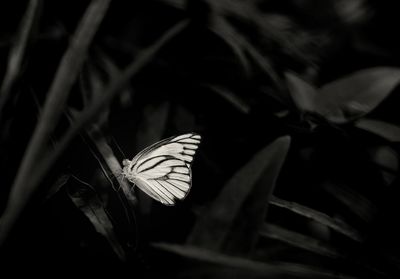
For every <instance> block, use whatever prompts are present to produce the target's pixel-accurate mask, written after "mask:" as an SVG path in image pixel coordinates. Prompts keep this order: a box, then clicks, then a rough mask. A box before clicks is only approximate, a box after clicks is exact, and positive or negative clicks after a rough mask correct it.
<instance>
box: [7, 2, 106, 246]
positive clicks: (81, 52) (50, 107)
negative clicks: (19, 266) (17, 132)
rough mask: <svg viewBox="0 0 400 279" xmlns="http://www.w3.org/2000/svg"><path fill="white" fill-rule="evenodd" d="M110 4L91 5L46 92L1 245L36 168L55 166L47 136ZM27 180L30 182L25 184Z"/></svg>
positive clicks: (33, 183)
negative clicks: (48, 150) (49, 152)
mask: <svg viewBox="0 0 400 279" xmlns="http://www.w3.org/2000/svg"><path fill="white" fill-rule="evenodd" d="M109 2H110V1H108V0H99V1H97V0H96V1H91V2H90V4H89V6H88V8H87V9H86V11H85V14H84V15H83V16H82V19H81V21H80V23H79V25H78V27H77V30H76V32H75V34H74V37H73V38H72V39H71V40H70V42H71V45H70V46H69V47H68V49H67V50H66V51H65V53H64V55H63V57H62V60H61V62H60V65H59V67H58V69H57V72H56V74H55V78H54V80H53V82H52V84H51V86H50V89H49V92H48V93H47V96H46V101H45V104H44V107H43V112H42V114H41V117H40V120H39V121H38V124H37V126H36V128H35V131H34V133H33V135H32V137H31V139H30V142H29V144H28V147H27V150H26V152H25V154H24V157H23V159H22V162H21V165H20V168H19V169H18V173H17V175H16V178H15V181H14V183H13V186H12V188H11V191H10V196H9V200H8V204H7V207H6V209H5V211H4V213H3V216H2V218H1V228H2V230H0V245H1V244H2V243H3V242H4V241H5V239H6V237H7V236H8V233H9V232H10V231H11V229H12V227H13V225H14V223H15V222H16V221H17V219H18V217H19V215H20V214H21V212H22V210H23V208H24V207H25V205H26V203H27V202H28V201H29V199H30V197H31V196H32V194H33V193H34V192H35V190H36V188H37V187H38V184H39V181H40V180H41V179H42V176H44V174H45V173H46V171H43V170H39V169H38V168H43V169H47V168H50V166H51V165H52V164H53V163H54V162H52V160H51V159H49V158H48V157H47V156H43V155H44V154H45V153H46V152H47V149H46V147H47V144H48V141H49V137H50V135H51V133H52V132H53V131H54V129H55V127H56V126H57V124H58V120H59V118H60V117H61V115H62V113H63V111H64V106H65V103H66V101H67V99H68V96H69V93H70V90H71V88H72V85H73V84H74V82H75V79H76V77H77V75H78V73H79V70H80V69H81V66H82V64H83V62H84V60H85V58H86V53H87V50H88V48H89V45H90V44H91V42H92V39H93V37H94V35H95V33H96V31H97V29H98V27H99V26H100V23H101V21H102V19H103V17H104V15H105V14H106V11H107V9H108V5H109ZM64 139H65V137H64ZM52 154H53V156H54V157H55V158H56V156H55V155H57V152H53V151H52ZM45 155H47V154H45ZM42 158H47V159H48V160H47V161H45V162H44V161H42V160H41V159H42ZM54 161H55V160H54ZM37 165H39V166H37ZM33 170H35V171H33ZM32 173H34V175H32ZM27 181H30V183H27Z"/></svg>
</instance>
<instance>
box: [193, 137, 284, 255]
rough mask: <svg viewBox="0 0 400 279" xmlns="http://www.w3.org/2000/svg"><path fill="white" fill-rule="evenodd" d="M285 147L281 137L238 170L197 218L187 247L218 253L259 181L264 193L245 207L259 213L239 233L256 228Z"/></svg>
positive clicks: (262, 214) (263, 211)
mask: <svg viewBox="0 0 400 279" xmlns="http://www.w3.org/2000/svg"><path fill="white" fill-rule="evenodd" d="M288 146H289V137H287V136H286V137H281V138H279V139H277V140H276V141H274V142H273V143H271V144H269V145H267V146H266V147H265V148H263V149H262V150H260V151H259V152H257V153H256V154H255V155H254V156H253V158H251V159H250V161H249V162H247V163H246V164H245V165H244V166H243V167H242V168H241V169H239V170H238V171H237V172H236V173H235V174H234V175H233V176H232V178H231V179H229V181H228V182H227V183H226V184H225V186H224V187H223V189H222V190H221V192H220V193H219V195H218V196H217V198H216V199H215V200H214V201H213V203H212V204H211V206H209V207H207V208H205V209H204V211H203V212H202V213H201V214H200V216H199V218H198V220H197V222H196V224H195V226H194V228H193V231H192V233H191V235H190V236H189V238H188V243H189V244H191V245H198V246H202V247H206V248H209V249H211V250H217V251H218V250H222V249H223V245H224V244H225V241H226V240H227V238H228V237H229V233H230V232H231V229H232V226H233V223H234V221H235V219H236V218H237V217H238V216H239V213H240V211H241V210H242V206H243V203H244V202H245V201H246V199H247V198H248V197H249V195H250V193H251V192H252V191H254V189H255V188H254V187H255V186H256V185H257V183H258V182H259V181H260V179H261V178H262V179H261V182H263V183H264V185H262V187H264V189H262V190H261V193H262V195H263V196H262V197H261V198H260V202H259V203H257V204H255V205H254V207H249V210H250V212H252V213H254V210H256V209H257V210H258V209H260V211H259V212H257V213H256V214H255V216H254V217H253V218H252V219H249V221H248V223H244V224H243V231H244V230H246V231H247V229H249V228H254V227H257V226H258V223H259V221H260V218H262V217H261V216H264V214H265V206H266V204H267V200H268V197H269V194H270V193H271V191H272V189H273V186H274V183H275V179H276V177H277V174H278V172H279V169H280V166H281V164H282V160H283V159H284V158H285V155H286V152H287V148H288ZM260 187H261V184H260ZM256 191H257V192H258V191H260V188H257V190H256ZM252 242H253V239H252V238H250V243H252ZM250 243H249V244H250ZM250 246H251V245H250Z"/></svg>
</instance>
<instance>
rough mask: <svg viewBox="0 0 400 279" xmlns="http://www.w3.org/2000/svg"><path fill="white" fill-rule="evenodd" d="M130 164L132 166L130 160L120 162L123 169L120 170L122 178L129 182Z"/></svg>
mask: <svg viewBox="0 0 400 279" xmlns="http://www.w3.org/2000/svg"><path fill="white" fill-rule="evenodd" d="M131 164H132V161H130V160H128V159H124V160H123V161H122V165H123V168H122V175H123V176H124V177H126V178H127V179H128V180H131V179H130V177H131V170H130V168H131Z"/></svg>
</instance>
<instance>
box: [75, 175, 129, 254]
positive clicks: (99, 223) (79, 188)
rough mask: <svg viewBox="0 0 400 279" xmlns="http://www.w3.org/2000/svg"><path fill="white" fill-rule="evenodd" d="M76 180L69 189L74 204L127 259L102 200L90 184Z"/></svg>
mask: <svg viewBox="0 0 400 279" xmlns="http://www.w3.org/2000/svg"><path fill="white" fill-rule="evenodd" d="M75 181H76V183H74V184H73V186H72V185H71V186H70V187H69V189H68V196H69V197H70V198H71V200H72V202H73V203H74V205H75V206H76V207H77V208H78V209H79V210H80V211H82V213H83V214H85V216H86V217H87V218H88V219H89V221H90V222H91V223H92V225H93V227H94V229H95V230H96V231H97V232H98V233H99V234H101V235H102V236H103V237H104V238H106V240H107V241H108V243H109V244H110V246H111V248H112V249H113V251H114V252H115V254H116V255H117V256H118V258H119V259H120V260H122V261H125V251H124V250H123V248H122V247H121V244H120V243H119V241H118V239H117V237H116V235H115V233H114V226H113V224H112V222H111V220H110V218H109V216H108V215H107V212H106V210H105V209H104V206H103V203H102V201H101V200H100V198H99V197H98V195H97V194H96V192H95V191H94V189H93V188H92V187H91V186H90V185H87V184H83V183H82V181H78V180H75Z"/></svg>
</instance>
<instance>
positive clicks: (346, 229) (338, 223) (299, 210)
mask: <svg viewBox="0 0 400 279" xmlns="http://www.w3.org/2000/svg"><path fill="white" fill-rule="evenodd" d="M270 204H272V205H275V206H278V207H282V208H286V209H288V210H290V211H292V212H294V213H296V214H299V215H301V216H304V217H306V218H309V219H311V220H314V221H316V222H318V223H321V224H323V225H325V226H327V227H329V228H331V229H332V230H334V231H337V232H339V233H341V234H343V235H346V236H348V237H349V238H351V239H353V240H355V241H359V242H361V241H363V239H364V237H363V236H361V235H360V232H358V231H357V230H356V229H354V228H352V227H351V226H350V225H348V224H347V223H345V222H344V221H342V220H339V219H335V218H332V217H329V216H328V215H326V214H324V213H322V212H320V211H317V210H314V209H312V208H309V207H306V206H304V205H301V204H298V203H295V202H291V201H287V200H282V199H280V198H278V197H275V196H273V197H271V199H270Z"/></svg>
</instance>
